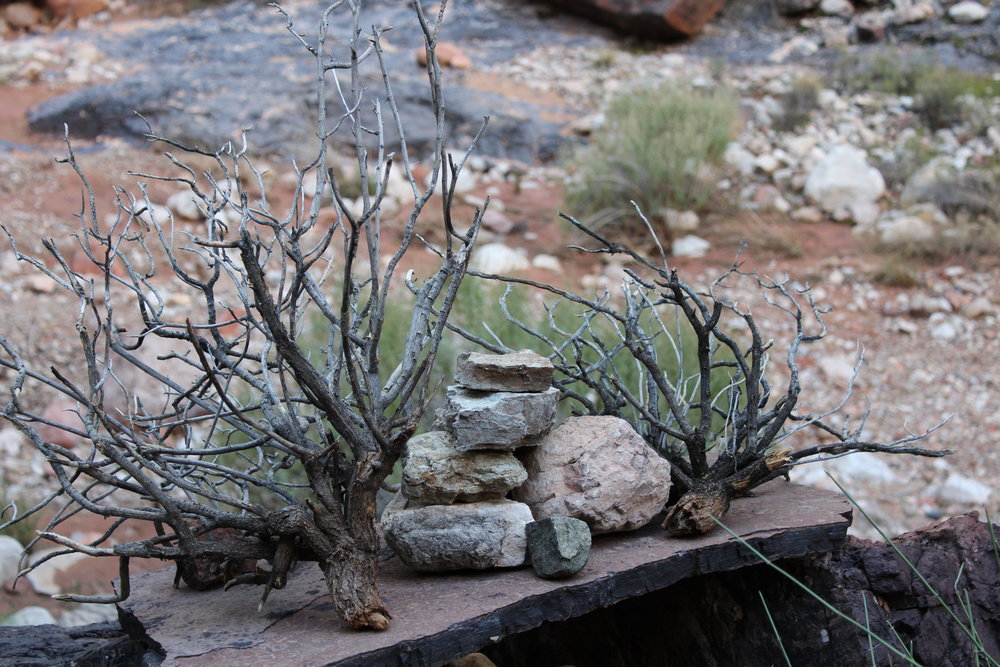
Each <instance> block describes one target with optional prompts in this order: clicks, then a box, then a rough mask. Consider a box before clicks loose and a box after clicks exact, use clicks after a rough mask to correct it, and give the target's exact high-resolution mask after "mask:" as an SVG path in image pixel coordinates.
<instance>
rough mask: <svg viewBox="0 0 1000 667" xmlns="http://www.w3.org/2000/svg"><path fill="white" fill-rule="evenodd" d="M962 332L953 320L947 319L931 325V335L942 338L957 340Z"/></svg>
mask: <svg viewBox="0 0 1000 667" xmlns="http://www.w3.org/2000/svg"><path fill="white" fill-rule="evenodd" d="M960 333H961V332H960V331H959V328H958V327H957V326H956V325H955V323H954V322H953V321H951V320H945V321H943V322H941V323H940V324H937V325H935V326H933V327H931V330H930V335H931V336H933V337H934V338H939V339H941V340H955V339H956V338H958V335H959V334H960Z"/></svg>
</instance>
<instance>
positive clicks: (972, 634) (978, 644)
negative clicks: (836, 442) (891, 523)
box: [826, 471, 1000, 667]
mask: <svg viewBox="0 0 1000 667" xmlns="http://www.w3.org/2000/svg"><path fill="white" fill-rule="evenodd" d="M826 475H827V477H829V478H830V479H831V480H833V483H834V484H836V485H837V488H839V489H840V491H841V492H842V493H843V494H844V495H845V496H847V499H848V500H850V501H851V504H852V505H854V506H855V507H857V508H858V511H859V512H861V515H862V516H864V517H865V519H866V520H867V521H868V523H870V524H871V525H872V527H873V528H874V529H875V530H876V531H878V534H879V535H881V536H882V539H883V540H885V541H886V544H888V545H889V546H890V547H892V549H893V551H895V552H896V555H897V556H899V557H900V558H902V559H903V562H904V563H906V566H907V567H908V568H910V571H912V572H913V574H915V575H916V576H917V578H918V579H920V582H921V583H922V584H923V585H924V586H925V587H926V588H927V590H929V591H930V592H931V595H932V596H933V597H934V599H935V600H937V601H938V603H939V604H940V605H941V606H942V607H943V608H944V610H945V611H946V612H948V615H949V616H951V617H952V619H953V620H954V621H955V623H957V624H958V627H959V628H961V630H962V632H963V633H965V635H966V636H967V637H968V638H969V640H970V641H972V644H973V646H974V647H975V649H976V651H977V653H980V652H981V653H982V654H983V655H985V656H986V657H987V659H988V660H989V664H990V665H994V666H995V667H1000V662H998V661H997V660H995V659H994V658H993V657H992V656H990V655H989V654H988V653H986V650H985V648H984V647H983V641H982V639H981V638H980V637H979V635H978V634H977V633H976V631H975V627H972V628H970V627H969V626H967V625H966V624H965V623H963V622H962V619H961V618H960V617H959V616H958V614H957V613H955V610H954V609H953V608H952V607H951V605H949V604H948V603H947V602H945V601H944V598H943V597H941V594H940V593H938V592H937V590H935V589H934V587H933V586H931V583H930V582H929V581H927V578H926V577H924V575H923V574H921V573H920V571H919V570H917V567H916V565H914V564H913V563H912V562H911V561H910V559H909V558H907V557H906V554H904V553H903V551H902V550H901V549H900V548H899V547H898V546H896V543H895V542H893V541H892V539H891V538H890V537H889V536H888V535H887V534H886V533H885V531H884V530H882V527H881V526H879V525H878V524H877V523H875V520H874V519H872V517H871V515H869V514H868V512H866V511H865V509H864V508H863V507H861V505H859V504H858V502H857V501H856V500H855V499H854V497H853V496H852V495H851V494H850V492H849V491H848V490H847V489H845V488H844V486H843V485H842V484H841V483H840V482H839V481H838V480H837V478H836V477H834V476H833V475H831V474H830V473H829V471H828V472H827V473H826Z"/></svg>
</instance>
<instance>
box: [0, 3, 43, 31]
mask: <svg viewBox="0 0 1000 667" xmlns="http://www.w3.org/2000/svg"><path fill="white" fill-rule="evenodd" d="M3 18H4V20H5V21H7V24H8V25H10V27H11V28H13V29H15V30H30V29H31V28H34V27H35V26H36V25H38V24H39V23H41V22H42V10H40V9H39V8H38V7H35V6H34V5H33V4H31V3H30V2H12V3H11V4H9V5H7V6H6V7H4V9H3Z"/></svg>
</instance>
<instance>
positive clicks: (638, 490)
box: [514, 416, 670, 533]
mask: <svg viewBox="0 0 1000 667" xmlns="http://www.w3.org/2000/svg"><path fill="white" fill-rule="evenodd" d="M522 460H523V461H524V464H525V467H526V468H527V469H528V481H527V482H525V483H524V484H522V485H521V486H520V487H519V488H518V489H516V490H515V491H514V498H515V499H516V500H520V501H522V502H525V503H527V504H528V505H530V506H531V509H532V512H533V513H534V515H535V518H537V519H544V518H546V517H550V516H569V517H573V518H576V519H581V520H583V521H586V522H587V523H588V524H589V525H590V527H591V529H592V530H593V531H594V532H595V533H609V532H615V531H623V530H633V529H636V528H640V527H642V526H644V525H646V524H647V523H649V521H650V520H652V518H653V517H654V516H656V514H657V513H659V512H660V510H662V509H663V506H664V505H665V504H666V502H667V498H668V497H669V495H670V464H668V463H667V462H666V461H665V460H664V459H662V458H660V456H659V455H658V454H657V453H656V452H655V451H653V449H652V448H651V447H650V446H649V445H647V444H646V442H645V441H644V440H643V439H642V436H640V435H639V434H638V433H636V432H635V430H634V429H633V428H632V426H631V425H629V423H628V422H626V421H624V420H622V419H618V418H617V417H609V416H601V417H570V418H569V419H567V420H566V422H565V423H563V424H562V425H561V426H559V427H558V428H556V429H555V430H553V431H552V432H551V433H549V434H548V435H547V436H546V437H545V438H543V440H542V442H541V443H540V444H539V445H538V447H535V448H534V449H531V450H527V453H525V454H524V455H523V456H522Z"/></svg>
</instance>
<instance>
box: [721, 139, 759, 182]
mask: <svg viewBox="0 0 1000 667" xmlns="http://www.w3.org/2000/svg"><path fill="white" fill-rule="evenodd" d="M722 158H723V159H724V160H725V161H726V164H728V165H729V166H730V167H733V168H734V169H736V171H738V172H739V173H741V174H743V175H744V176H749V175H750V174H752V173H753V171H754V160H756V157H755V156H754V154H753V153H751V152H750V151H748V150H747V149H745V148H744V147H743V146H741V145H740V144H738V143H736V142H735V141H734V142H731V143H730V144H729V146H727V147H726V152H725V153H724V154H723V156H722Z"/></svg>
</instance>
